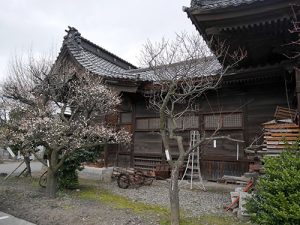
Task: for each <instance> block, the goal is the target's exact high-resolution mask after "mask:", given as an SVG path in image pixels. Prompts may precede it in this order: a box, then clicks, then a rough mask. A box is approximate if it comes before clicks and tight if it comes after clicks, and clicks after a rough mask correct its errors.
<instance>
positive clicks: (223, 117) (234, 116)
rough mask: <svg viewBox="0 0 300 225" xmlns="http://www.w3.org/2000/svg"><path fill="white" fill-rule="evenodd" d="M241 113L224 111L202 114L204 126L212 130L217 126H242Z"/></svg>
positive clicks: (224, 127)
mask: <svg viewBox="0 0 300 225" xmlns="http://www.w3.org/2000/svg"><path fill="white" fill-rule="evenodd" d="M242 127H243V118H242V113H224V114H211V115H204V128H205V129H206V130H212V129H217V128H223V129H231V128H242Z"/></svg>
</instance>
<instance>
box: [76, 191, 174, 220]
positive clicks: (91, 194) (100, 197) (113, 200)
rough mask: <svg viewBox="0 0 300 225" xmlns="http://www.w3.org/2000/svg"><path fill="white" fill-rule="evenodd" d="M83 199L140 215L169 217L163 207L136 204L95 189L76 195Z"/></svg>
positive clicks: (167, 211)
mask: <svg viewBox="0 0 300 225" xmlns="http://www.w3.org/2000/svg"><path fill="white" fill-rule="evenodd" d="M75 195H76V196H78V197H79V198H81V199H85V200H95V201H100V202H104V203H107V204H109V205H112V206H113V207H115V208H118V209H130V210H132V211H133V212H135V213H138V214H146V213H155V214H158V215H160V216H167V215H169V210H168V209H167V208H165V207H162V206H157V205H150V204H145V203H142V202H134V201H132V200H130V199H128V198H126V197H123V196H120V195H116V194H112V193H110V192H109V191H106V190H102V189H96V188H94V187H89V188H84V189H83V190H82V191H80V192H77V193H76V194H75Z"/></svg>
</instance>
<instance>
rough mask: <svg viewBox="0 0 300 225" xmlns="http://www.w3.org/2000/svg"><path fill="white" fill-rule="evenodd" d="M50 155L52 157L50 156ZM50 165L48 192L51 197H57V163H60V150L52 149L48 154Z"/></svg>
mask: <svg viewBox="0 0 300 225" xmlns="http://www.w3.org/2000/svg"><path fill="white" fill-rule="evenodd" d="M49 156H50V157H49ZM48 157H49V159H48V160H49V163H50V166H49V167H48V170H47V185H46V194H47V196H48V197H50V198H55V197H56V192H57V190H58V187H57V186H58V185H57V184H58V182H57V178H58V176H57V170H58V169H57V168H56V167H57V165H58V151H55V150H52V152H51V154H49V155H48Z"/></svg>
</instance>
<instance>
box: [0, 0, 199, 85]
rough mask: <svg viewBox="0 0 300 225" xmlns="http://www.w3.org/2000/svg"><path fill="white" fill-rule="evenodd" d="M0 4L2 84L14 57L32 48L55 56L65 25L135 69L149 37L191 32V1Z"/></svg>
mask: <svg viewBox="0 0 300 225" xmlns="http://www.w3.org/2000/svg"><path fill="white" fill-rule="evenodd" d="M0 5H1V7H0V79H1V81H2V80H3V79H4V78H5V76H6V74H7V66H8V62H9V60H10V59H11V58H12V57H13V56H14V55H16V54H17V55H18V54H21V53H24V52H28V51H29V50H30V49H31V50H32V51H33V52H35V53H40V54H49V52H53V54H54V55H57V54H58V51H59V48H60V47H61V45H62V41H63V36H64V35H65V34H66V33H65V31H64V30H65V29H67V27H68V26H74V27H75V28H77V29H78V30H79V32H80V33H81V35H82V36H83V37H85V38H87V39H89V40H90V41H92V42H94V43H96V44H98V45H99V46H101V47H103V48H105V49H107V50H108V51H111V52H113V53H114V54H116V55H118V56H120V57H121V58H124V59H125V60H127V61H129V62H131V63H133V64H135V65H136V64H138V60H137V57H138V55H139V53H140V50H141V48H142V45H143V44H144V43H145V42H146V40H147V39H149V40H151V41H159V40H161V38H162V37H166V38H169V39H172V38H174V34H175V32H180V31H187V32H193V31H195V27H194V26H193V25H192V22H191V21H190V20H189V19H188V18H187V15H186V13H184V12H183V11H182V6H189V5H190V0H51V1H50V0H47V1H46V0H0Z"/></svg>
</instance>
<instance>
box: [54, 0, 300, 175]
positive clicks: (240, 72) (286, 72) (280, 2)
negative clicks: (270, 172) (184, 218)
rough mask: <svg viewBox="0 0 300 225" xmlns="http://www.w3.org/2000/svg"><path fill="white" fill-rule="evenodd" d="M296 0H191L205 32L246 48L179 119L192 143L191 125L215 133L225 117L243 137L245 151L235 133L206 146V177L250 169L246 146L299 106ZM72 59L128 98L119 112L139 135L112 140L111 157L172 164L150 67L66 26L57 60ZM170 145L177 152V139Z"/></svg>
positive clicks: (228, 128)
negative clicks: (149, 94) (282, 111)
mask: <svg viewBox="0 0 300 225" xmlns="http://www.w3.org/2000/svg"><path fill="white" fill-rule="evenodd" d="M291 3H298V4H299V5H300V1H288V0H192V1H191V6H190V7H186V8H184V9H183V11H184V13H186V14H187V16H188V18H189V19H190V20H191V22H192V23H193V24H194V25H195V27H196V29H197V30H198V32H199V33H200V35H202V36H203V38H204V40H206V41H208V40H211V39H212V38H213V40H223V41H225V42H226V43H227V44H228V46H230V51H233V50H234V49H237V48H242V49H244V50H245V51H247V57H246V58H245V59H244V60H243V61H242V62H241V63H240V64H239V66H238V67H236V68H234V70H231V71H228V72H227V73H226V74H225V75H224V76H223V80H222V83H221V86H220V88H218V89H216V90H215V91H210V92H208V93H206V94H205V95H204V96H202V97H201V98H198V99H196V100H195V104H196V105H197V106H198V107H197V112H196V113H195V114H193V115H191V116H189V117H185V118H183V119H182V121H181V124H180V125H179V126H180V127H179V128H178V130H179V131H178V132H181V133H182V135H183V136H184V140H185V142H186V144H187V145H188V143H189V137H190V135H189V134H190V131H191V130H199V131H200V132H201V133H204V134H206V135H210V134H211V133H212V132H213V131H214V130H215V129H216V127H215V126H216V124H217V121H220V118H222V127H221V129H220V131H219V133H220V134H222V135H229V136H230V137H232V138H235V139H239V140H243V141H244V143H243V144H241V145H240V146H239V150H238V151H239V152H237V146H236V143H234V142H231V141H229V140H218V141H217V143H216V146H213V145H212V144H211V145H205V146H201V148H202V152H203V153H202V155H201V160H200V161H201V162H200V164H201V171H202V175H203V178H204V179H208V180H217V179H218V178H220V177H222V176H223V175H224V174H225V175H235V176H240V175H242V174H243V173H244V172H246V171H248V167H249V163H251V161H252V160H253V159H250V158H249V157H247V154H246V153H245V152H244V149H245V148H246V147H247V146H249V145H251V144H253V143H254V142H255V143H256V142H257V143H258V144H259V143H262V141H263V140H262V139H261V136H262V134H263V131H262V124H263V123H265V122H267V121H270V120H272V119H273V117H274V113H275V111H276V108H277V107H278V106H280V107H284V108H291V109H296V112H297V113H298V112H299V111H300V103H299V102H300V72H299V71H298V70H297V67H298V66H299V59H297V58H292V57H290V58H289V57H287V56H286V55H290V54H292V53H293V52H295V50H296V48H297V46H294V45H291V44H290V43H292V42H293V41H295V40H297V38H299V36H298V34H295V33H291V32H290V30H292V29H293V22H294V21H295V18H294V14H293V10H292V8H291ZM295 9H296V10H295V12H296V13H297V12H298V11H297V7H295ZM184 13H183V16H184ZM298 49H299V47H298ZM211 50H212V52H213V51H214V50H215V49H214V45H212V49H211ZM66 59H67V60H68V61H69V62H70V63H72V65H73V66H74V67H76V68H78V69H85V70H87V71H89V72H91V73H93V74H95V75H99V76H101V77H103V80H104V82H105V83H106V84H107V85H109V87H111V88H114V89H115V90H117V91H119V92H120V94H121V95H122V98H123V104H122V106H121V107H120V109H119V115H118V118H114V120H115V121H117V122H118V126H120V127H123V128H125V129H126V130H128V131H129V132H131V133H132V135H133V136H132V143H131V144H128V145H114V146H109V149H108V152H107V155H106V159H107V160H108V163H109V164H111V165H116V166H131V167H136V168H141V169H145V170H152V169H154V168H155V167H156V166H157V165H161V164H165V163H166V159H165V154H164V149H163V144H162V139H161V137H160V134H159V118H158V114H157V113H156V112H153V111H151V110H149V109H148V107H147V101H146V99H145V97H144V88H145V86H146V85H147V84H149V83H151V82H153V81H154V80H153V77H152V76H151V71H149V69H141V68H137V67H135V66H134V65H132V64H130V63H128V62H127V61H125V60H123V59H121V58H120V57H118V56H116V55H114V54H112V53H110V52H109V51H107V50H105V49H103V48H101V47H99V46H97V45H96V44H94V43H92V42H90V41H89V40H87V39H85V38H83V37H82V36H81V34H80V33H79V32H78V31H77V30H76V29H75V28H69V30H68V31H67V35H66V36H65V39H64V42H63V46H62V48H61V52H60V54H59V56H58V59H57V60H66ZM228 63H229V62H228ZM213 70H214V68H212V71H211V73H213V72H214V71H213ZM110 119H111V118H110ZM170 152H171V153H172V155H173V157H175V158H176V154H177V152H178V150H177V147H176V145H175V144H174V145H172V149H170Z"/></svg>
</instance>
